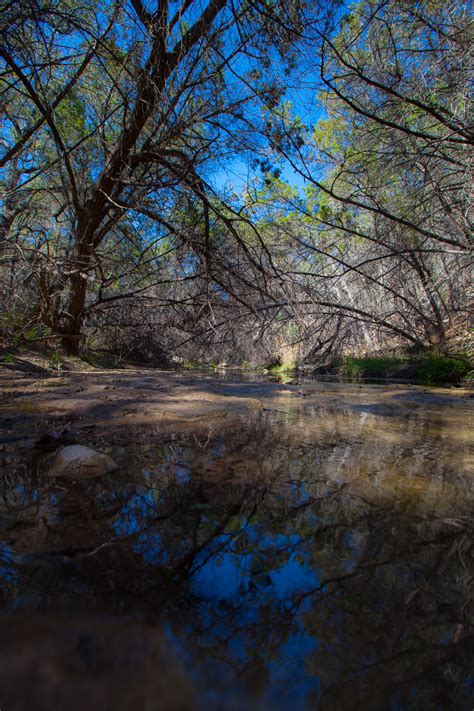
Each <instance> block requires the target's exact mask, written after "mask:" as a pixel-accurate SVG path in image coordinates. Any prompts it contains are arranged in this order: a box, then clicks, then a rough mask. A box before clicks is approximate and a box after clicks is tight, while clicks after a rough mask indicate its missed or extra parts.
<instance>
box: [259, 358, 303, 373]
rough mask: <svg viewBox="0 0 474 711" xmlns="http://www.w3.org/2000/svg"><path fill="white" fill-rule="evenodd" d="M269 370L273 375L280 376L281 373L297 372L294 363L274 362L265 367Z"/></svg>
mask: <svg viewBox="0 0 474 711" xmlns="http://www.w3.org/2000/svg"><path fill="white" fill-rule="evenodd" d="M265 370H267V371H268V372H269V373H271V374H272V375H280V374H281V373H291V372H293V371H294V370H296V363H295V362H294V361H280V360H276V361H272V362H270V363H268V364H267V365H266V366H265Z"/></svg>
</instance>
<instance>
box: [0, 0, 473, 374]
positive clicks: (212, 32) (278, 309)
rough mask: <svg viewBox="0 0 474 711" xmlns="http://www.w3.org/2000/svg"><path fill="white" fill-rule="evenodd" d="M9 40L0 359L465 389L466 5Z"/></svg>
mask: <svg viewBox="0 0 474 711" xmlns="http://www.w3.org/2000/svg"><path fill="white" fill-rule="evenodd" d="M1 33H2V42H1V48H0V72H1V73H0V83H1V96H2V109H3V112H4V121H3V125H2V129H1V142H0V191H1V195H0V209H1V215H0V289H1V295H2V304H1V313H0V334H1V339H2V345H3V352H4V359H5V358H8V357H13V356H12V355H11V354H13V353H17V352H18V349H21V348H32V347H33V348H40V349H43V350H46V351H48V353H49V356H48V358H49V359H50V360H51V362H54V361H55V359H56V363H57V365H58V368H59V367H60V363H61V362H62V360H61V359H64V358H65V357H66V356H67V357H70V356H73V357H76V356H78V355H80V356H81V357H83V358H87V357H88V353H89V354H90V353H97V352H100V353H102V354H105V357H107V354H111V356H112V357H113V358H114V359H119V360H120V359H123V360H130V361H133V362H142V363H150V364H157V365H163V364H170V363H173V362H174V363H175V364H185V363H186V362H187V363H190V362H192V363H196V362H198V363H205V364H216V365H218V364H222V363H227V364H236V365H241V364H242V363H245V364H246V365H247V366H248V365H251V366H260V367H263V366H269V367H270V369H271V368H273V369H274V370H275V369H276V370H280V371H282V370H288V369H289V366H290V365H291V366H292V367H294V366H296V365H299V366H302V365H305V364H306V365H307V366H310V367H313V368H319V369H321V368H328V367H330V366H331V365H332V366H334V367H336V368H338V369H339V372H340V373H343V374H345V375H347V376H349V377H381V376H385V375H387V374H390V373H392V372H394V373H395V374H396V373H400V372H402V371H405V372H406V371H407V369H408V370H410V373H412V375H413V377H415V379H420V380H424V381H428V382H443V381H454V382H456V381H459V380H461V379H462V378H465V377H466V375H467V374H468V373H469V371H470V368H471V366H470V365H469V358H470V357H472V336H471V333H472V331H470V324H469V312H470V308H471V306H472V295H471V292H470V291H469V288H470V287H469V284H470V282H469V269H470V254H471V252H470V250H471V246H472V241H471V234H472V231H471V230H472V224H471V219H470V199H471V195H470V187H469V186H470V174H471V170H472V142H473V135H474V134H473V131H472V116H471V115H470V105H469V79H470V64H469V61H470V60H469V57H470V47H471V44H472V23H471V18H470V13H469V7H468V4H467V3H464V2H462V1H461V0H457V1H456V2H453V3H446V2H444V1H442V0H430V2H427V0H414V1H413V2H412V1H411V0H410V2H404V3H400V2H397V1H396V0H389V1H388V2H377V1H376V0H362V2H357V3H353V4H348V3H342V2H333V3H326V2H314V1H312V2H305V1H304V0H291V1H290V2H285V3H282V2H279V1H278V0H270V1H267V0H253V1H252V2H240V1H239V0H234V1H233V2H230V0H210V2H209V3H208V4H207V5H206V4H204V3H200V2H194V1H191V2H190V1H189V0H182V2H177V1H176V0H160V1H159V2H142V1H141V0H130V1H128V0H121V1H120V2H117V3H111V2H105V3H102V2H95V1H93V0H85V1H84V2H82V3H80V4H79V3H77V2H75V1H74V0H73V1H72V2H63V0H24V1H22V2H20V3H5V4H4V8H3V11H2V26H1ZM417 353H418V354H419V355H416V354H417ZM373 354H377V357H378V358H379V357H380V355H381V356H382V360H378V361H375V360H372V361H370V360H369V361H368V360H361V358H366V357H367V356H371V355H373ZM413 354H415V355H413ZM408 361H409V363H410V365H409V367H408V366H407V362H408Z"/></svg>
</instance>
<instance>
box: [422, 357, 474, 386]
mask: <svg viewBox="0 0 474 711" xmlns="http://www.w3.org/2000/svg"><path fill="white" fill-rule="evenodd" d="M470 370H471V369H470V367H469V365H468V363H466V362H465V361H463V360H460V359H458V358H448V357H446V356H441V355H435V354H429V355H427V356H424V357H423V358H422V359H421V360H420V362H419V364H418V365H417V367H416V371H415V377H416V379H417V380H422V381H423V382H425V383H459V382H461V380H462V379H463V378H464V377H466V376H467V375H468V373H469V372H470Z"/></svg>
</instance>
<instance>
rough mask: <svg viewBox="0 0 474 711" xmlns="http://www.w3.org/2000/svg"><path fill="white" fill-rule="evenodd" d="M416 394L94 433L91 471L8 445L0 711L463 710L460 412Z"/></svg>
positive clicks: (465, 581) (464, 523)
mask: <svg viewBox="0 0 474 711" xmlns="http://www.w3.org/2000/svg"><path fill="white" fill-rule="evenodd" d="M234 385H235V387H234V392H237V391H238V388H239V387H240V386H239V383H238V382H235V383H234ZM417 393H419V395H418V396H417V397H418V401H417V400H416V398H415V400H414V402H415V405H416V406H412V407H411V408H406V407H403V406H402V404H400V401H399V400H397V399H395V400H394V401H393V402H390V405H389V406H388V405H386V404H384V403H381V402H380V398H378V397H376V394H377V391H376V390H374V389H371V388H370V387H365V388H359V389H358V391H357V399H356V400H354V401H352V402H351V403H350V406H349V405H348V406H345V405H344V401H342V403H341V401H338V402H337V403H336V404H334V405H331V404H330V403H329V404H328V403H324V404H321V405H315V404H314V400H311V403H310V404H308V405H307V406H306V405H305V406H301V405H300V406H298V407H292V406H291V404H290V406H288V407H286V408H283V409H280V401H279V402H278V405H277V404H275V407H274V408H271V407H267V408H263V409H260V410H257V411H249V412H238V413H234V415H233V419H232V422H231V423H227V424H226V426H221V425H220V424H219V422H218V421H216V420H215V419H213V418H209V422H206V421H204V422H203V419H202V417H201V418H200V420H199V427H198V426H197V425H196V427H195V428H193V427H191V428H190V427H189V426H188V427H187V428H186V429H185V430H183V428H182V427H178V426H176V427H175V428H173V425H172V424H170V422H167V423H166V427H165V426H163V425H162V424H160V423H155V424H153V425H150V426H140V427H135V428H134V429H129V430H128V431H122V432H120V433H117V434H116V435H115V437H114V436H111V435H108V436H104V437H103V438H100V437H99V436H97V437H96V439H95V440H94V442H93V444H94V445H95V446H96V447H97V448H99V449H100V450H101V451H104V452H107V453H108V454H110V455H111V456H112V457H114V459H115V460H116V461H117V463H118V464H119V465H120V469H119V470H118V472H117V473H115V474H112V475H108V476H107V477H102V478H99V479H95V480H87V481H67V480H51V479H50V478H48V477H47V476H46V469H47V465H48V457H49V455H48V454H47V453H42V452H39V451H37V450H36V449H29V448H24V449H18V451H17V452H16V453H15V458H14V460H13V461H11V462H10V463H9V466H8V467H7V468H4V476H3V479H2V484H1V487H2V488H1V494H2V498H1V501H0V579H1V593H0V594H1V597H0V606H1V613H0V708H1V709H2V711H7V710H8V711H10V709H30V708H34V709H35V710H37V709H40V710H41V709H48V710H49V709H62V708H72V709H76V708H78V709H79V708H81V709H83V708H87V709H108V708H111V709H112V708H114V709H140V710H141V709H147V710H148V709H239V710H240V709H272V710H273V709H276V710H278V709H315V708H317V709H331V710H332V709H359V708H360V709H417V710H418V709H469V711H471V709H472V708H473V703H474V678H473V659H474V636H473V627H472V619H473V618H472V614H473V607H472V593H473V588H474V584H473V580H474V578H473V576H474V567H473V563H474V560H473V553H474V547H473V537H472V534H473V518H472V514H473V511H474V487H473V485H472V483H473V479H472V468H471V467H472V448H471V446H470V442H469V428H468V426H469V423H467V422H463V418H464V417H465V415H466V413H463V412H462V411H460V410H459V409H456V408H449V407H438V408H436V407H435V406H434V405H433V402H431V401H430V402H429V403H428V404H425V402H424V400H423V390H422V389H419V390H418V391H417ZM86 443H87V442H86Z"/></svg>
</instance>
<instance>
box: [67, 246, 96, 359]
mask: <svg viewBox="0 0 474 711" xmlns="http://www.w3.org/2000/svg"><path fill="white" fill-rule="evenodd" d="M90 261H91V250H90V248H89V246H88V245H85V244H84V241H83V240H81V239H79V240H78V249H77V255H76V258H75V260H74V263H73V273H72V275H71V288H70V292H69V302H68V307H67V312H66V314H65V324H64V326H63V329H62V339H61V346H62V350H63V351H64V353H66V354H67V355H77V354H78V353H79V346H80V340H81V334H82V326H83V324H84V317H85V304H86V295H87V278H86V273H87V270H88V268H89V266H90Z"/></svg>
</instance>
